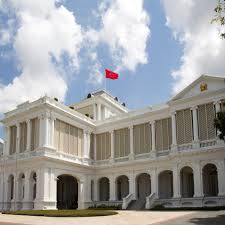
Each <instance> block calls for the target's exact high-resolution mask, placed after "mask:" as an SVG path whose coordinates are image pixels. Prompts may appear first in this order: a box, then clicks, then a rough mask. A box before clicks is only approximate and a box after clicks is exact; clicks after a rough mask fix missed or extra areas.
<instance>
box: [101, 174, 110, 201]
mask: <svg viewBox="0 0 225 225" xmlns="http://www.w3.org/2000/svg"><path fill="white" fill-rule="evenodd" d="M99 200H100V201H109V179H108V178H107V177H103V178H101V179H100V180H99Z"/></svg>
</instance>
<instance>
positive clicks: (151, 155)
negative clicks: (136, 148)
mask: <svg viewBox="0 0 225 225" xmlns="http://www.w3.org/2000/svg"><path fill="white" fill-rule="evenodd" d="M150 157H151V158H153V159H154V158H156V157H157V153H156V150H152V151H150Z"/></svg>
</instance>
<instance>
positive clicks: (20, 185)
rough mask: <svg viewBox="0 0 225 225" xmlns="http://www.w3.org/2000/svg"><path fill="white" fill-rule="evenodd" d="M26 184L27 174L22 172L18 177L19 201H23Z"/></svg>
mask: <svg viewBox="0 0 225 225" xmlns="http://www.w3.org/2000/svg"><path fill="white" fill-rule="evenodd" d="M24 185H25V176H24V174H23V173H21V174H20V175H19V178H18V200H19V201H22V200H23V199H24Z"/></svg>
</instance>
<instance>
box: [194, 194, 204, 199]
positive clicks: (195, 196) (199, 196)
mask: <svg viewBox="0 0 225 225" xmlns="http://www.w3.org/2000/svg"><path fill="white" fill-rule="evenodd" d="M203 197H204V195H203V194H196V195H194V196H193V198H203Z"/></svg>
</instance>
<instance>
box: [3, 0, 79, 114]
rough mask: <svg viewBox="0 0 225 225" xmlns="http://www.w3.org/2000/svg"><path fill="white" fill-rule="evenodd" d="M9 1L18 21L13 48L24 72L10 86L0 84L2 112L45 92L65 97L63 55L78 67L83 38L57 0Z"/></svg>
mask: <svg viewBox="0 0 225 225" xmlns="http://www.w3.org/2000/svg"><path fill="white" fill-rule="evenodd" d="M7 4H8V8H9V10H11V11H13V12H14V13H15V16H16V18H17V20H18V22H19V27H18V29H17V30H16V36H15V37H14V40H13V47H14V49H15V52H16V55H17V57H18V60H19V62H20V68H21V71H22V72H21V74H20V75H19V76H17V77H15V78H14V79H13V81H12V82H11V83H9V84H8V85H0V112H5V111H7V110H9V109H12V108H13V107H15V105H16V104H19V103H21V102H23V101H26V100H34V99H36V98H39V97H40V96H42V95H44V94H48V95H50V96H56V97H58V98H59V99H60V100H64V98H65V95H66V91H67V75H66V74H65V73H63V70H62V68H63V59H62V55H64V54H66V55H67V56H68V59H69V65H70V66H71V67H72V68H73V70H74V71H75V70H77V69H79V58H78V53H79V51H80V48H81V44H82V41H83V35H82V30H81V27H80V25H78V24H77V22H76V20H75V16H74V15H73V14H72V13H71V12H70V11H68V10H67V9H66V8H65V7H64V6H62V5H61V6H58V7H57V6H56V5H55V1H54V0H48V1H46V0H39V1H27V0H11V1H8V2H7ZM53 61H54V62H53ZM67 63H68V62H67Z"/></svg>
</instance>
